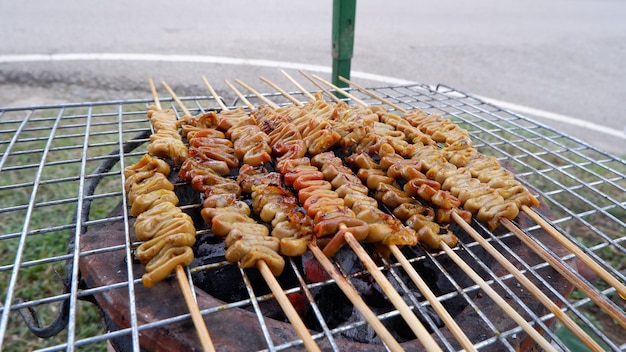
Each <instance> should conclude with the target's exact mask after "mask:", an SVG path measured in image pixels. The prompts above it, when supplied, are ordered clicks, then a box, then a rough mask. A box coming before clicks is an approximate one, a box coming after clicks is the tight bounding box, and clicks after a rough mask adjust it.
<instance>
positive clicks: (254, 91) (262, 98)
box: [231, 79, 279, 109]
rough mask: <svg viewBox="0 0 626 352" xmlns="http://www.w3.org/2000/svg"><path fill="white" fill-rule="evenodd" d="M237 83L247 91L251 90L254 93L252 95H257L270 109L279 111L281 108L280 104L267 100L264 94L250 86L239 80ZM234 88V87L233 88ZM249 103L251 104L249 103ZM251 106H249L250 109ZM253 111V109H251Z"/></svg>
mask: <svg viewBox="0 0 626 352" xmlns="http://www.w3.org/2000/svg"><path fill="white" fill-rule="evenodd" d="M235 82H237V83H239V84H240V85H241V86H242V87H244V88H246V89H247V90H249V91H250V92H252V94H254V95H256V96H257V98H259V99H260V100H261V101H262V102H264V103H265V104H267V105H268V106H269V107H270V108H272V109H278V108H279V106H278V104H276V103H274V102H273V101H271V100H269V99H267V98H266V97H264V96H263V94H261V93H259V92H258V91H257V90H256V89H254V88H252V87H250V86H249V85H247V84H246V83H244V82H242V81H241V80H239V79H236V80H235ZM231 88H232V87H231ZM248 103H249V102H248ZM249 106H250V105H248V107H249ZM251 109H252V108H251Z"/></svg>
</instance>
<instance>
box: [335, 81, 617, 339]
mask: <svg viewBox="0 0 626 352" xmlns="http://www.w3.org/2000/svg"><path fill="white" fill-rule="evenodd" d="M339 79H340V80H342V81H343V82H346V83H348V84H350V85H353V86H354V87H356V88H357V89H358V90H360V91H361V92H363V93H365V94H367V95H369V96H371V97H373V98H374V99H378V100H380V101H382V102H383V103H385V104H387V105H389V106H392V107H393V108H395V109H397V110H398V111H400V112H406V111H407V110H406V109H404V108H402V107H400V106H398V105H396V104H393V103H392V102H390V101H388V100H387V99H385V98H383V97H381V96H379V95H377V94H375V93H373V92H371V91H369V90H367V89H365V88H363V87H361V86H359V85H358V84H356V83H354V82H352V81H350V80H348V79H346V78H343V77H339ZM521 210H522V211H523V212H524V213H526V214H527V215H528V216H529V217H531V219H533V221H535V222H536V223H537V224H538V225H539V226H540V227H541V228H543V229H544V230H545V231H546V232H547V233H548V234H549V235H550V236H552V237H553V238H554V239H555V240H557V241H558V242H559V243H560V244H561V245H563V247H565V248H566V249H568V250H569V251H570V252H572V253H573V254H574V255H575V256H576V257H577V258H578V259H579V260H580V261H581V262H582V263H583V264H585V265H587V266H588V267H589V268H590V269H592V270H593V271H594V272H595V273H596V274H598V276H599V277H600V278H602V279H603V280H605V282H607V283H608V284H609V285H611V286H612V287H613V288H614V289H615V290H616V291H617V292H618V294H619V295H620V297H622V298H623V299H626V286H625V285H624V284H623V283H621V282H619V280H617V279H616V278H615V277H613V276H612V275H611V274H610V273H609V272H607V271H606V270H605V269H604V268H602V267H601V266H600V265H599V264H598V263H597V262H596V261H594V260H593V259H592V258H591V257H589V256H588V255H587V254H586V253H585V252H583V251H582V250H581V249H580V248H579V247H578V246H577V245H576V244H574V243H572V242H571V241H570V240H569V239H567V238H566V237H565V236H563V235H562V234H561V233H560V232H559V231H557V230H556V229H555V228H554V227H553V226H552V225H550V224H549V223H548V222H547V221H545V220H543V218H541V216H539V214H537V213H536V212H535V211H534V210H533V209H531V208H529V207H528V206H525V205H523V206H522V207H521ZM500 223H501V224H503V225H504V226H506V227H507V228H508V229H509V230H510V231H511V232H513V233H514V234H515V235H516V236H517V237H518V238H520V237H521V236H525V234H524V233H523V232H522V231H521V230H520V229H519V228H517V227H516V226H515V225H514V224H513V223H512V222H510V221H507V219H502V220H501V221H500ZM521 239H522V238H520V240H521ZM528 240H529V241H531V242H534V241H532V240H530V238H529V239H528ZM524 243H526V242H524ZM529 243H530V242H529ZM529 243H526V245H527V246H528V247H530V248H531V249H533V251H535V253H536V254H538V255H539V256H541V257H542V258H543V259H544V260H545V261H546V262H548V263H550V265H551V266H552V267H553V268H554V269H555V270H557V271H559V273H561V275H562V276H563V277H565V278H566V279H567V280H568V281H569V282H570V283H572V284H573V285H574V286H576V287H577V288H579V289H580V290H582V291H584V292H585V293H586V294H587V295H588V296H589V298H590V299H591V300H592V301H593V302H594V303H596V304H597V305H598V306H600V307H601V308H602V309H603V310H604V311H605V312H606V313H607V314H609V315H610V316H611V317H612V318H614V319H616V320H617V321H618V322H619V323H620V325H621V326H623V327H624V328H626V319H625V316H624V314H623V313H621V312H619V310H617V309H615V307H613V306H612V305H611V304H610V303H608V302H607V301H606V299H607V298H606V297H600V296H599V295H597V294H596V293H595V292H594V291H593V290H592V289H591V288H590V287H589V285H587V284H586V283H584V282H583V281H582V280H580V279H579V278H578V277H577V276H575V275H574V274H572V273H571V271H570V270H568V269H567V268H566V267H565V266H563V265H561V263H560V262H559V261H558V260H556V258H554V257H552V256H551V255H550V254H549V253H548V252H546V251H545V250H543V248H541V247H540V246H536V245H535V246H533V245H531V244H529Z"/></svg>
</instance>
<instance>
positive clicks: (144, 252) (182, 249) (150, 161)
mask: <svg viewBox="0 0 626 352" xmlns="http://www.w3.org/2000/svg"><path fill="white" fill-rule="evenodd" d="M169 172H170V168H169V166H168V165H167V163H165V162H164V161H162V160H159V159H156V158H152V157H150V156H149V155H144V157H143V158H142V159H141V160H140V161H139V162H137V163H136V164H134V165H131V166H128V167H127V168H126V169H125V170H124V175H125V176H126V177H127V180H126V184H125V186H126V187H127V190H128V200H129V204H130V205H131V209H130V213H131V215H133V216H137V220H136V221H135V223H134V225H133V229H134V230H135V237H137V239H138V240H140V241H145V242H143V243H142V244H141V245H140V246H139V247H138V248H137V250H136V252H135V253H136V256H137V258H138V259H139V261H140V262H141V263H142V264H144V265H145V270H146V273H145V274H144V275H143V276H142V282H143V285H144V286H145V287H152V286H153V285H154V284H155V283H156V282H158V281H161V280H163V279H165V278H166V277H167V276H168V275H169V274H171V273H172V272H173V271H174V270H175V268H176V266H178V265H189V264H191V261H192V260H193V251H192V250H191V246H192V245H193V244H194V243H195V241H196V237H195V236H196V229H195V227H194V225H193V221H192V220H191V217H189V216H188V215H187V214H185V213H183V212H182V211H181V210H180V208H178V207H176V204H178V198H177V196H176V194H175V193H174V192H173V191H172V190H173V189H174V186H173V185H172V184H171V183H170V182H169V181H168V180H167V177H166V175H167V174H169ZM148 175H150V176H148Z"/></svg>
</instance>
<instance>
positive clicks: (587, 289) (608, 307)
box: [502, 219, 626, 329]
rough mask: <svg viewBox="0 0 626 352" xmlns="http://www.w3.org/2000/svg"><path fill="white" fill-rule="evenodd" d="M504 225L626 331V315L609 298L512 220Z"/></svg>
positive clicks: (504, 221)
mask: <svg viewBox="0 0 626 352" xmlns="http://www.w3.org/2000/svg"><path fill="white" fill-rule="evenodd" d="M502 223H503V225H504V226H505V227H506V228H507V229H508V230H509V231H511V232H512V233H513V234H514V235H515V236H516V237H517V238H518V239H519V240H520V241H522V242H523V243H524V244H525V245H526V246H528V247H529V248H530V249H532V250H533V251H534V252H535V253H537V255H539V256H540V257H541V259H543V260H545V261H546V262H547V263H549V264H550V266H552V267H553V268H554V269H555V270H556V271H557V272H558V273H559V274H561V275H562V276H563V277H565V278H566V279H567V280H568V281H569V282H571V283H572V284H573V285H574V286H576V288H578V289H579V290H581V291H583V292H584V293H585V295H587V297H589V299H590V300H591V301H593V302H594V303H595V304H596V305H598V306H599V307H600V308H601V309H602V310H603V311H604V312H606V313H607V314H608V315H610V316H611V318H613V319H615V320H616V321H617V322H618V323H619V324H620V325H621V326H622V327H623V328H624V329H626V315H624V312H622V311H621V310H620V309H618V308H615V307H614V306H613V305H612V304H610V303H609V301H607V298H606V297H605V296H602V295H600V294H598V293H597V292H596V291H594V290H593V289H592V288H591V286H589V285H587V284H586V283H585V282H584V281H583V280H582V279H580V278H579V277H578V276H576V275H574V273H573V272H572V271H571V270H569V269H568V268H567V267H566V266H565V265H563V264H562V263H561V262H560V261H558V260H557V259H556V258H555V257H553V256H552V255H550V253H548V251H546V250H545V249H543V248H542V247H541V246H540V245H539V244H537V242H535V241H533V239H531V238H530V236H528V235H527V234H526V233H524V231H522V230H520V229H519V228H518V227H517V226H515V224H513V223H512V222H511V220H508V219H506V220H504V219H503V222H502Z"/></svg>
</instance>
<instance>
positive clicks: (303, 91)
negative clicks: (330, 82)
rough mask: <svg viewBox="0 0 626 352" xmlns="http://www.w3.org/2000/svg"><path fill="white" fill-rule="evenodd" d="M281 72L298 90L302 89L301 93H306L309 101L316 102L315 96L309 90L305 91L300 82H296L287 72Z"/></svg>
mask: <svg viewBox="0 0 626 352" xmlns="http://www.w3.org/2000/svg"><path fill="white" fill-rule="evenodd" d="M280 72H281V73H282V74H283V75H284V76H285V77H287V79H288V80H289V81H290V82H291V83H293V84H294V85H295V86H296V87H298V89H300V91H301V92H302V93H304V95H306V96H307V97H309V99H311V100H315V96H313V94H311V93H310V92H309V91H308V90H307V89H305V88H304V87H303V86H302V85H301V84H300V83H299V82H298V81H296V80H295V79H293V78H292V77H291V76H290V75H289V74H288V73H287V72H285V70H280Z"/></svg>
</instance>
